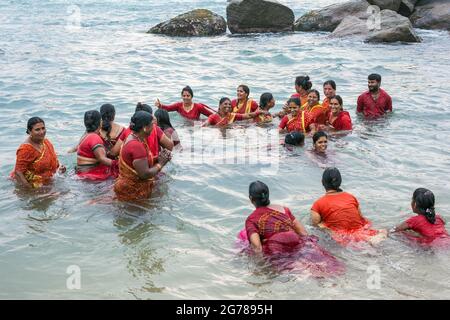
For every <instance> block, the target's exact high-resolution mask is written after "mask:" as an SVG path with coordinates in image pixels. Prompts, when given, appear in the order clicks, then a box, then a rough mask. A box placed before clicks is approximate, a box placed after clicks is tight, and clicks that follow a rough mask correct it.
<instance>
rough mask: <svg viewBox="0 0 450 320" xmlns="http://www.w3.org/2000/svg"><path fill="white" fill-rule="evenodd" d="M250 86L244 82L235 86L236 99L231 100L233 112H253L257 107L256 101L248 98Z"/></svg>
mask: <svg viewBox="0 0 450 320" xmlns="http://www.w3.org/2000/svg"><path fill="white" fill-rule="evenodd" d="M249 95H250V88H249V87H248V86H246V85H245V84H241V85H240V86H239V87H237V99H233V101H231V107H232V108H233V112H234V113H240V114H246V113H251V112H255V111H256V110H257V109H258V103H257V102H256V101H255V100H253V99H250V98H249Z"/></svg>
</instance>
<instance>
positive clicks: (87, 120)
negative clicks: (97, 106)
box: [84, 110, 102, 133]
mask: <svg viewBox="0 0 450 320" xmlns="http://www.w3.org/2000/svg"><path fill="white" fill-rule="evenodd" d="M101 119H102V116H101V114H100V112H98V111H97V110H89V111H86V112H85V113H84V126H85V127H86V132H88V133H89V132H94V131H95V130H97V129H98V127H100V122H101Z"/></svg>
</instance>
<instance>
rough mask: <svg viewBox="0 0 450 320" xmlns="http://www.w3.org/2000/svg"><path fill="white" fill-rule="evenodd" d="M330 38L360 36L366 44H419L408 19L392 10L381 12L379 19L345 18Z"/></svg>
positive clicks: (418, 39)
mask: <svg viewBox="0 0 450 320" xmlns="http://www.w3.org/2000/svg"><path fill="white" fill-rule="evenodd" d="M331 36H332V37H346V36H361V37H363V38H364V41H366V42H397V41H401V42H420V41H421V39H420V38H419V36H418V35H417V34H416V32H415V31H414V28H413V26H412V24H411V22H410V21H409V19H408V18H406V17H404V16H402V15H399V14H398V13H396V12H394V11H392V10H381V11H380V15H379V17H370V18H369V19H361V18H358V17H354V16H349V17H346V18H345V19H344V20H343V21H342V22H341V23H340V24H339V26H338V27H337V28H336V29H335V30H334V31H333V33H332V34H331Z"/></svg>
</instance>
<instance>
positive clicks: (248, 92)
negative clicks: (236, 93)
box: [238, 84, 250, 96]
mask: <svg viewBox="0 0 450 320" xmlns="http://www.w3.org/2000/svg"><path fill="white" fill-rule="evenodd" d="M238 88H242V90H244V92H245V93H246V94H247V96H249V95H250V88H249V87H248V86H246V85H245V84H241V85H239V86H238Z"/></svg>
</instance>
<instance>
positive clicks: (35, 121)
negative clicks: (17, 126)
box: [27, 117, 45, 134]
mask: <svg viewBox="0 0 450 320" xmlns="http://www.w3.org/2000/svg"><path fill="white" fill-rule="evenodd" d="M38 123H43V124H44V125H45V122H44V120H42V119H41V118H39V117H31V118H30V119H28V122H27V133H28V134H29V133H30V132H31V130H33V127H34V125H36V124H38Z"/></svg>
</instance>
